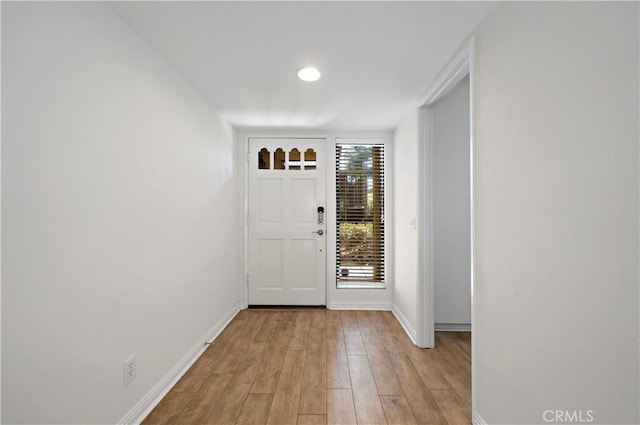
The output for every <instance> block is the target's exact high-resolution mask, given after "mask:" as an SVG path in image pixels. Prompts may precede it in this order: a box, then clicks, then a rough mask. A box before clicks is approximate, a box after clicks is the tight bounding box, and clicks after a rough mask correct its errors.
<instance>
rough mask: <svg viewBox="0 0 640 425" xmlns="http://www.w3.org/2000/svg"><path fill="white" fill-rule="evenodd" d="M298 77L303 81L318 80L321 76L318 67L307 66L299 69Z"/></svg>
mask: <svg viewBox="0 0 640 425" xmlns="http://www.w3.org/2000/svg"><path fill="white" fill-rule="evenodd" d="M298 78H300V79H301V80H302V81H317V80H318V79H319V78H320V71H318V68H314V67H312V66H307V67H305V68H301V69H299V70H298Z"/></svg>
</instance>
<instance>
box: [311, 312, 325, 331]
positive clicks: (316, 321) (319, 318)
mask: <svg viewBox="0 0 640 425" xmlns="http://www.w3.org/2000/svg"><path fill="white" fill-rule="evenodd" d="M309 327H311V328H323V329H326V328H327V310H324V309H315V310H313V311H312V312H311V323H310V324H309Z"/></svg>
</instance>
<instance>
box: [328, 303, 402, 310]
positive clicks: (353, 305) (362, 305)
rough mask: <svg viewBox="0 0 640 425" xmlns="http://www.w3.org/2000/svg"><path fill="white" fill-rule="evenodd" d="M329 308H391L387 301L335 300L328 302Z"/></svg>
mask: <svg viewBox="0 0 640 425" xmlns="http://www.w3.org/2000/svg"><path fill="white" fill-rule="evenodd" d="M327 308H328V309H329V310H381V311H389V310H391V304H390V303H387V302H375V301H374V302H366V301H363V302H359V301H333V302H330V303H328V304H327Z"/></svg>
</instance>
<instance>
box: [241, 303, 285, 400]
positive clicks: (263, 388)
mask: <svg viewBox="0 0 640 425" xmlns="http://www.w3.org/2000/svg"><path fill="white" fill-rule="evenodd" d="M284 313H285V312H279V317H280V318H281V319H282V318H283V317H285V314H284ZM293 325H294V322H292V321H290V320H279V321H278V326H277V327H276V329H275V332H274V334H273V339H272V340H271V342H270V343H269V345H268V346H267V349H266V351H265V355H264V357H263V359H262V360H261V362H260V368H259V370H258V374H257V375H256V379H255V381H254V383H253V386H252V387H251V393H257V394H273V393H275V391H276V386H277V385H278V378H279V377H280V370H281V369H282V363H283V362H284V357H285V354H286V352H287V348H288V346H289V339H290V338H291V334H292V332H293Z"/></svg>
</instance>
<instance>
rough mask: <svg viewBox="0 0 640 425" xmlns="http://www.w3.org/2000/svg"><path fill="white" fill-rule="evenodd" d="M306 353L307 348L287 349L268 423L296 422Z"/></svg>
mask: <svg viewBox="0 0 640 425" xmlns="http://www.w3.org/2000/svg"><path fill="white" fill-rule="evenodd" d="M306 355H307V352H306V350H288V351H287V354H286V356H285V359H284V363H283V365H282V370H281V371H280V377H279V379H278V386H277V388H276V392H275V395H274V397H273V403H272V405H271V410H270V411H269V417H268V419H267V423H268V424H294V423H296V421H297V419H298V406H299V402H300V392H301V390H302V376H303V372H304V364H305V358H306Z"/></svg>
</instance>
